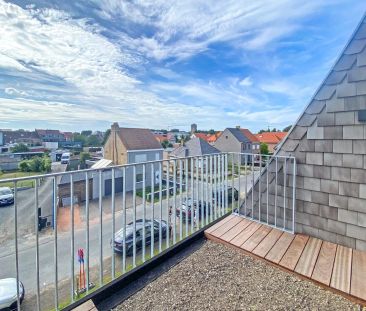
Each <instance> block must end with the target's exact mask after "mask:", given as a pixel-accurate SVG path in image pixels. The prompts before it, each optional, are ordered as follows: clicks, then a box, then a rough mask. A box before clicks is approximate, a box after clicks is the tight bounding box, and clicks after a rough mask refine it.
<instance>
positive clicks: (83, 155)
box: [80, 152, 91, 164]
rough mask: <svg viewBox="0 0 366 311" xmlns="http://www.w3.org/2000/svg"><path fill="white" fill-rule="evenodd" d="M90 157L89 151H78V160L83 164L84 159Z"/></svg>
mask: <svg viewBox="0 0 366 311" xmlns="http://www.w3.org/2000/svg"><path fill="white" fill-rule="evenodd" d="M90 158H91V156H90V153H89V152H81V153H80V162H81V163H83V164H85V162H86V160H89V159H90Z"/></svg>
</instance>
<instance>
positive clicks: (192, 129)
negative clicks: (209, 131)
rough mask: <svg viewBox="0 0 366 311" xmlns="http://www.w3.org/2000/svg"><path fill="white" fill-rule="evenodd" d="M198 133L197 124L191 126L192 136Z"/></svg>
mask: <svg viewBox="0 0 366 311" xmlns="http://www.w3.org/2000/svg"><path fill="white" fill-rule="evenodd" d="M196 132H197V124H195V123H193V124H191V134H194V133H196Z"/></svg>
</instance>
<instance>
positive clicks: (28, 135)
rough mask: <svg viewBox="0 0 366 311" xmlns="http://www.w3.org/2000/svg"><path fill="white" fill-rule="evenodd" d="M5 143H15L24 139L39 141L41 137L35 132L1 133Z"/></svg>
mask: <svg viewBox="0 0 366 311" xmlns="http://www.w3.org/2000/svg"><path fill="white" fill-rule="evenodd" d="M1 132H2V134H3V137H4V142H5V143H14V142H16V141H18V140H22V139H30V140H38V139H39V136H38V134H37V133H36V132H35V131H1Z"/></svg>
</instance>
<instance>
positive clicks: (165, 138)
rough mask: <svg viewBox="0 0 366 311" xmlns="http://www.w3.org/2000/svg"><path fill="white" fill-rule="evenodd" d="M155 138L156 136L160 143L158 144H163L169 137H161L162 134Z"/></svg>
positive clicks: (156, 135)
mask: <svg viewBox="0 0 366 311" xmlns="http://www.w3.org/2000/svg"><path fill="white" fill-rule="evenodd" d="M154 136H155V139H156V140H157V141H158V142H160V143H162V142H163V141H165V140H168V137H167V135H164V134H163V135H160V134H154Z"/></svg>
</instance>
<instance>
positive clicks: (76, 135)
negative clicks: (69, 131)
mask: <svg viewBox="0 0 366 311" xmlns="http://www.w3.org/2000/svg"><path fill="white" fill-rule="evenodd" d="M86 139H87V137H85V136H84V135H81V134H79V133H74V135H73V137H72V140H73V141H80V142H81V143H83V145H85V144H86Z"/></svg>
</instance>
